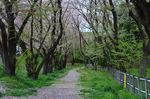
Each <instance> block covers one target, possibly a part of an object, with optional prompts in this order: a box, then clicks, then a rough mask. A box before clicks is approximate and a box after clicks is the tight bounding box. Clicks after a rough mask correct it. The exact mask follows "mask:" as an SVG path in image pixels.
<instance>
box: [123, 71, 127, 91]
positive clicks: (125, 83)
mask: <svg viewBox="0 0 150 99" xmlns="http://www.w3.org/2000/svg"><path fill="white" fill-rule="evenodd" d="M123 82H124V88H126V87H127V74H126V73H124V80H123Z"/></svg>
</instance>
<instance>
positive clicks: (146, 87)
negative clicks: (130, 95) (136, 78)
mask: <svg viewBox="0 0 150 99" xmlns="http://www.w3.org/2000/svg"><path fill="white" fill-rule="evenodd" d="M147 85H148V83H147V78H146V79H145V96H146V99H148V86H147Z"/></svg>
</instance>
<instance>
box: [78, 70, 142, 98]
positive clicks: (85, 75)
mask: <svg viewBox="0 0 150 99" xmlns="http://www.w3.org/2000/svg"><path fill="white" fill-rule="evenodd" d="M79 72H80V73H81V79H80V81H81V85H82V86H83V88H84V89H82V90H81V92H82V96H83V97H84V98H85V99H139V98H138V97H137V96H136V97H135V96H134V95H133V94H131V93H129V92H127V91H126V90H125V89H124V88H123V87H122V86H120V85H119V84H118V83H116V82H115V81H114V80H113V78H112V77H111V75H110V74H109V73H107V72H105V71H97V72H95V71H92V70H88V69H85V68H83V69H80V70H79Z"/></svg>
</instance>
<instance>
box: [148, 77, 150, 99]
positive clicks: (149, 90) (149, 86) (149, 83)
mask: <svg viewBox="0 0 150 99" xmlns="http://www.w3.org/2000/svg"><path fill="white" fill-rule="evenodd" d="M149 93H150V80H147V99H150V96H149Z"/></svg>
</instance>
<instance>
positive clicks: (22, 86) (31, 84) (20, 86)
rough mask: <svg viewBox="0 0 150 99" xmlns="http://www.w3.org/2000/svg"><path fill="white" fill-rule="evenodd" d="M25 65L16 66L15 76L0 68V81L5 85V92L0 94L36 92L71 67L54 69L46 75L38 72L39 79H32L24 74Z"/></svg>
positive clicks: (21, 94) (28, 93)
mask: <svg viewBox="0 0 150 99" xmlns="http://www.w3.org/2000/svg"><path fill="white" fill-rule="evenodd" d="M24 67H25V66H23V65H22V66H21V67H19V68H17V71H16V74H17V75H16V77H8V76H7V75H5V73H3V69H2V68H1V69H0V81H1V82H2V83H3V84H4V85H5V86H6V92H5V93H4V94H0V95H1V96H27V95H32V94H36V89H37V88H40V87H43V86H50V85H51V84H53V83H54V82H55V81H56V79H58V78H60V77H63V76H64V75H66V74H67V73H68V71H69V70H70V69H72V68H74V66H73V67H67V68H66V69H64V70H60V71H55V72H53V73H49V74H48V75H43V74H42V73H40V75H39V79H37V80H32V79H30V78H28V77H27V76H26V70H25V68H24Z"/></svg>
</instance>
